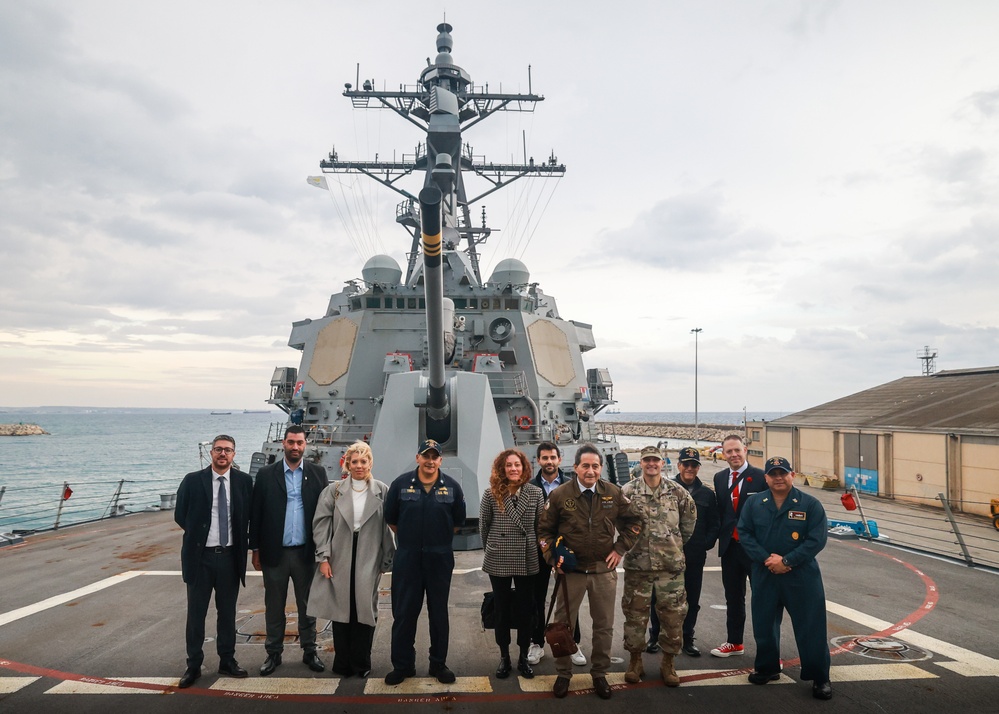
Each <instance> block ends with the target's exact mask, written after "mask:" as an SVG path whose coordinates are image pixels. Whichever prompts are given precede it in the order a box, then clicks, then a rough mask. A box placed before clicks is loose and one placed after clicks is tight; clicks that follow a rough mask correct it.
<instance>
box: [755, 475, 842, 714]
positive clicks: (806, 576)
mask: <svg viewBox="0 0 999 714" xmlns="http://www.w3.org/2000/svg"><path fill="white" fill-rule="evenodd" d="M764 473H765V475H766V480H767V486H768V487H769V490H768V491H761V492H760V493H755V494H753V495H752V496H751V497H749V498H748V499H747V500H746V505H745V507H744V508H743V510H742V515H741V516H740V517H739V542H740V543H741V544H742V548H743V550H745V552H746V553H747V554H748V555H749V558H750V560H751V561H752V563H753V572H752V576H751V578H750V581H751V583H752V585H753V600H752V614H753V636H754V637H755V639H756V671H754V672H753V673H752V674H750V675H749V681H750V682H752V683H753V684H766V683H767V682H769V681H772V680H775V679H777V678H779V677H780V669H781V663H780V622H781V613H782V611H784V610H787V614H788V615H789V616H790V618H791V626H792V627H793V628H794V640H795V642H796V643H797V645H798V656H799V657H800V658H801V678H802V679H803V680H806V681H807V680H811V681H812V696H814V697H815V698H816V699H829V698H831V697H832V688H831V687H830V685H829V646H828V644H827V632H826V594H825V590H824V588H823V587H822V573H821V572H820V571H819V564H818V563H817V562H816V561H815V556H816V555H818V553H819V551H820V550H822V549H823V548H824V547H825V545H826V537H827V536H826V530H827V521H826V512H825V509H824V508H822V504H821V503H819V501H818V500H817V499H816V498H815V497H813V496H810V495H808V494H806V493H802V492H801V491H799V490H798V489H797V488H795V487H794V471H792V470H791V464H790V463H789V462H788V460H787V459H785V458H783V457H781V456H775V457H773V458H771V459H769V460H768V461H767V463H766V469H765V471H764Z"/></svg>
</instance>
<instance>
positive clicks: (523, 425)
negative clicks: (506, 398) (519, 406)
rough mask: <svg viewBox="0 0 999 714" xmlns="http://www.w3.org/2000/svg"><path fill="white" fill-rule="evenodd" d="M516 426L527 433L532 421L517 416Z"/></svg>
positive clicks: (532, 424) (532, 423)
mask: <svg viewBox="0 0 999 714" xmlns="http://www.w3.org/2000/svg"><path fill="white" fill-rule="evenodd" d="M517 426H519V427H520V428H521V429H523V430H524V431H527V430H528V429H530V428H531V427H532V426H534V420H533V419H531V417H529V416H519V417H517Z"/></svg>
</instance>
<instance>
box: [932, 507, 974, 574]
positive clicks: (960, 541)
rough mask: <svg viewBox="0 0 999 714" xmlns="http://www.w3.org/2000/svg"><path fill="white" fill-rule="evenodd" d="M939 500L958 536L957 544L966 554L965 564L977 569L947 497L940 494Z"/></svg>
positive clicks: (952, 528)
mask: <svg viewBox="0 0 999 714" xmlns="http://www.w3.org/2000/svg"><path fill="white" fill-rule="evenodd" d="M937 498H939V499H940V503H942V504H943V507H944V513H946V514H947V520H948V521H950V527H951V530H952V531H954V535H956V536H957V544H958V545H959V546H961V552H962V553H964V562H966V563H967V564H968V566H969V567H972V568H973V567H975V561H974V560H972V558H971V553H969V552H968V546H966V545H965V544H964V537H963V536H962V535H961V529H960V528H958V527H957V521H955V520H954V514H953V513H951V510H950V503H949V502H948V501H947V497H946V496H944V495H943V494H942V493H938V494H937Z"/></svg>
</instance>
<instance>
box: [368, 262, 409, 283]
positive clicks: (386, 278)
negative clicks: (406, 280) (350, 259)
mask: <svg viewBox="0 0 999 714" xmlns="http://www.w3.org/2000/svg"><path fill="white" fill-rule="evenodd" d="M361 277H362V278H363V280H364V282H366V283H368V284H369V285H372V284H374V283H379V284H381V285H398V284H399V282H400V281H401V280H402V268H400V267H399V264H398V263H397V262H395V258H393V257H392V256H391V255H373V256H371V257H370V258H368V262H366V263H365V264H364V267H363V268H361Z"/></svg>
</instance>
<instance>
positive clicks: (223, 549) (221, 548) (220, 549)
mask: <svg viewBox="0 0 999 714" xmlns="http://www.w3.org/2000/svg"><path fill="white" fill-rule="evenodd" d="M208 551H209V552H211V553H229V552H230V551H232V546H231V545H216V546H208Z"/></svg>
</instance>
